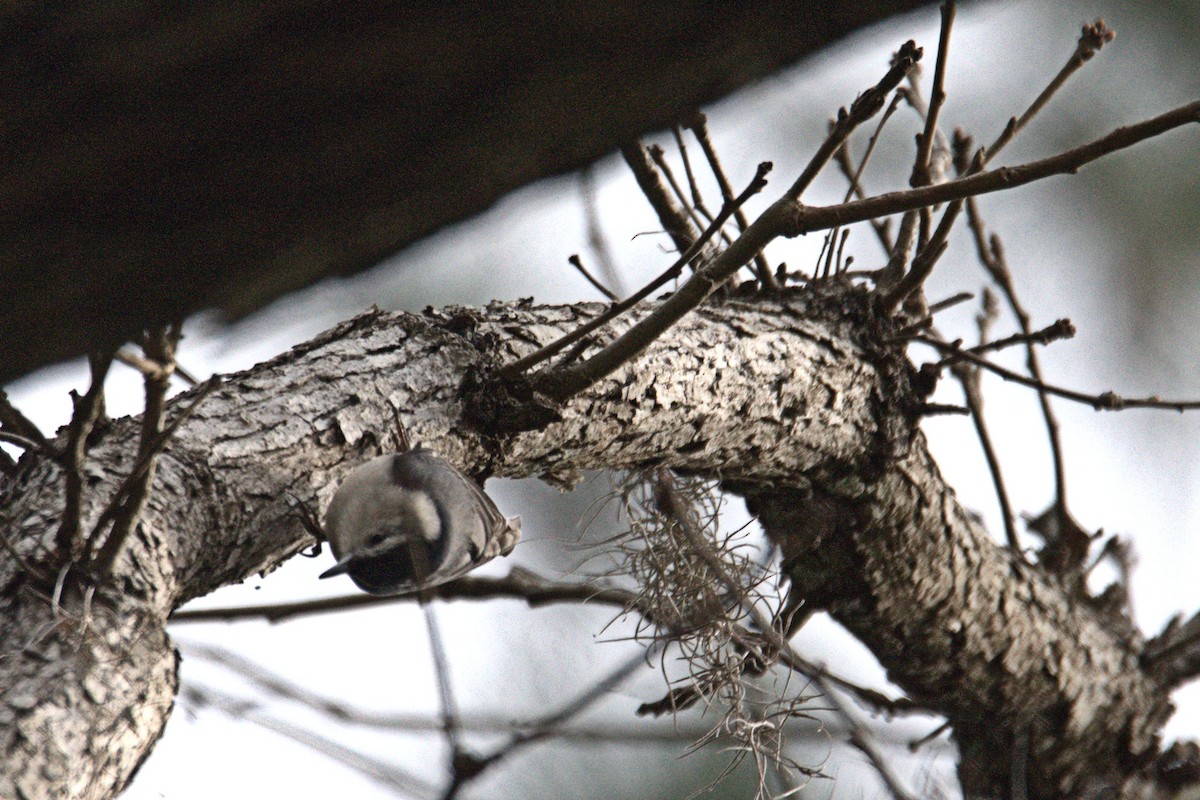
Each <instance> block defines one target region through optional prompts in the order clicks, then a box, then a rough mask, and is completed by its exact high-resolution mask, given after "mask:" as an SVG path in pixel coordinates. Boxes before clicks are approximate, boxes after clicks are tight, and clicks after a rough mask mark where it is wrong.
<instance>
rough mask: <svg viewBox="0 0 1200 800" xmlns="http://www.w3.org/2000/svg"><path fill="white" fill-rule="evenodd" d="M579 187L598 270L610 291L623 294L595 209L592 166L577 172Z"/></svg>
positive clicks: (619, 278)
mask: <svg viewBox="0 0 1200 800" xmlns="http://www.w3.org/2000/svg"><path fill="white" fill-rule="evenodd" d="M579 189H580V193H581V194H582V195H583V218H584V223H585V225H586V227H587V240H588V244H589V245H590V246H591V248H592V252H593V253H595V254H596V260H597V262H599V264H600V272H601V273H603V275H604V278H605V280H607V281H608V285H609V286H610V287H612V291H613V292H615V293H617V294H623V293H624V289H623V288H622V286H621V272H620V270H618V269H617V265H616V263H615V262H614V261H613V256H612V250H610V249H609V246H608V240H607V238H606V237H605V236H604V228H603V226H602V225H601V224H600V212H599V211H598V210H597V200H596V176H595V172H594V170H593V168H592V166H590V165H589V166H586V167H584V168H583V170H582V171H581V172H580V173H579ZM612 299H613V300H615V299H616V297H615V296H613V297H612Z"/></svg>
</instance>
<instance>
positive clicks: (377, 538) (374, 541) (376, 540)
mask: <svg viewBox="0 0 1200 800" xmlns="http://www.w3.org/2000/svg"><path fill="white" fill-rule="evenodd" d="M381 544H383V534H382V533H376V534H372V536H371V538H369V539H367V545H368V546H370V547H375V546H377V545H381Z"/></svg>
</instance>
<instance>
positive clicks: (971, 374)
mask: <svg viewBox="0 0 1200 800" xmlns="http://www.w3.org/2000/svg"><path fill="white" fill-rule="evenodd" d="M996 315H997V311H996V301H995V296H994V295H993V294H992V293H991V291H989V290H987V289H985V290H984V293H983V311H982V313H981V314H980V315H979V316H978V317H977V318H976V320H977V322H978V324H979V345H978V346H977V347H974V348H972V350H973V351H975V352H976V353H980V352H983V350H984V348H985V347H987V346H988V344H989V343H988V333H989V330H990V328H991V326H992V324H993V323H994V322H995V321H996ZM945 363H947V362H943V364H945ZM951 372H952V373H953V374H954V377H955V378H957V379H958V382H959V384H961V385H962V389H963V396H964V397H965V398H966V403H967V408H968V409H970V412H971V423H972V424H973V425H974V426H975V435H976V436H977V437H978V439H979V446H980V447H981V448H982V449H983V457H984V459H985V460H986V461H987V465H988V472H990V473H991V476H992V486H993V487H994V488H995V490H996V500H997V502H998V503H999V504H1000V516H1001V520H1002V522H1003V524H1004V539H1005V541H1006V542H1007V543H1008V546H1009V548H1010V549H1011V550H1012V551H1013V552H1014V553H1021V540H1020V537H1018V536H1017V526H1016V517H1015V515H1014V514H1013V509H1012V503H1011V502H1010V501H1009V499H1008V488H1007V487H1006V486H1005V484H1004V473H1003V472H1002V471H1001V467H1000V457H999V455H997V453H996V448H995V445H994V444H993V443H992V436H991V433H990V432H989V431H988V427H987V422H986V420H985V418H984V415H983V390H982V387H981V385H980V380H979V369H978V368H977V367H972V366H968V365H966V364H961V363H955V364H954V365H953V366H952V367H951Z"/></svg>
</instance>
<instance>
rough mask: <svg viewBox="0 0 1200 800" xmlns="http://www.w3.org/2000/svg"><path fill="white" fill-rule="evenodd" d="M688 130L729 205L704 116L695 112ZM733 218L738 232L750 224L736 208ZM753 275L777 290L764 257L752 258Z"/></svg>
mask: <svg viewBox="0 0 1200 800" xmlns="http://www.w3.org/2000/svg"><path fill="white" fill-rule="evenodd" d="M687 127H688V130H690V131H691V132H692V135H693V136H695V137H696V141H697V142H699V143H700V149H701V150H703V151H704V157H705V159H707V160H708V168H709V169H710V170H711V171H712V174H713V177H714V178H716V180H717V186H718V187H719V188H720V190H721V201H722V202H723V203H729V202H731V201H732V200H733V187H732V186H730V185H729V179H728V178H727V177H725V170H724V168H723V167H722V166H721V159H720V158H718V157H717V150H716V148H715V147H713V143H712V138H711V137H709V135H708V118H707V117H706V116H704V114H702V113H699V112H697V113H696V114H695V116H693V117H692V118H691V119H690V120H689V121H688V123H687ZM733 218H734V220H735V221H736V222H737V225H738V230H739V231H744V230H746V227H747V226H748V225H749V224H750V223H749V221H748V220H747V219H746V213H745V212H744V211H742V209H741V208H738V209H737V210H735V211H734V212H733ZM754 274H755V275H757V276H758V283H759V285H760V286H761V287H763V288H764V289H772V290H775V289H778V288H779V283H778V282H777V281H776V280H775V276H774V275H773V274H771V267H770V266H769V265H768V264H767V259H766V257H764V256H763V254H762V253H759V254H758V255H756V256H755V257H754Z"/></svg>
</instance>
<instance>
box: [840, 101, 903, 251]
mask: <svg viewBox="0 0 1200 800" xmlns="http://www.w3.org/2000/svg"><path fill="white" fill-rule="evenodd" d="M899 105H900V94H899V92H896V93H894V94H892V101H891V102H890V103H888V107H887V108H886V109H884V111H883V116H881V117H880V118H879V124H878V125H876V126H875V130H874V132H873V133H872V134H871V137H870V138H869V139H868V140H867V149H866V151H865V152H863V157H862V160H861V161H859V162H858V167H857V168H856V167H854V165H853V162H852V161H851V158H850V140H849V139H847V140H846V141H845V142H843V143H842V146H841V147H839V148H838V150H837V153H835V154H834V162H835V163H836V164H837V165H838V168H839V169H841V171H842V174H843V175H845V176H846V180H847V182H848V183H849V184H850V186H849V187H848V188H847V189H846V196H845V197H843V198H842V202H843V203H848V202H850V200H852V199H853V198H855V197H858V198H865V197H866V196H867V194H866V192H865V191H864V190H863V186H862V176H863V172H864V171H865V170H866V168H867V163H868V162H869V161H870V160H871V156H872V154H874V152H875V145H876V144H878V142H879V135H880V134H881V133H883V126H884V125H886V124H887V121H888V120H889V119H891V118H892V115H893V114H895V113H896V108H897V107H898V106H899ZM870 223H871V228H872V230H874V231H875V237H876V238H877V239H879V243H880V244H881V245H882V246H883V252H885V253H889V254H890V253H891V252H892V237H891V236H890V234H889V233H888V227H889V221H888V220H878V219H873V220H870ZM836 231H837V228H834V229H833V230H832V231H830V232H829V233H828V234H827V236H828V237H832V236H833V235H834V233H835V232H836ZM827 242H828V239H827Z"/></svg>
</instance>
